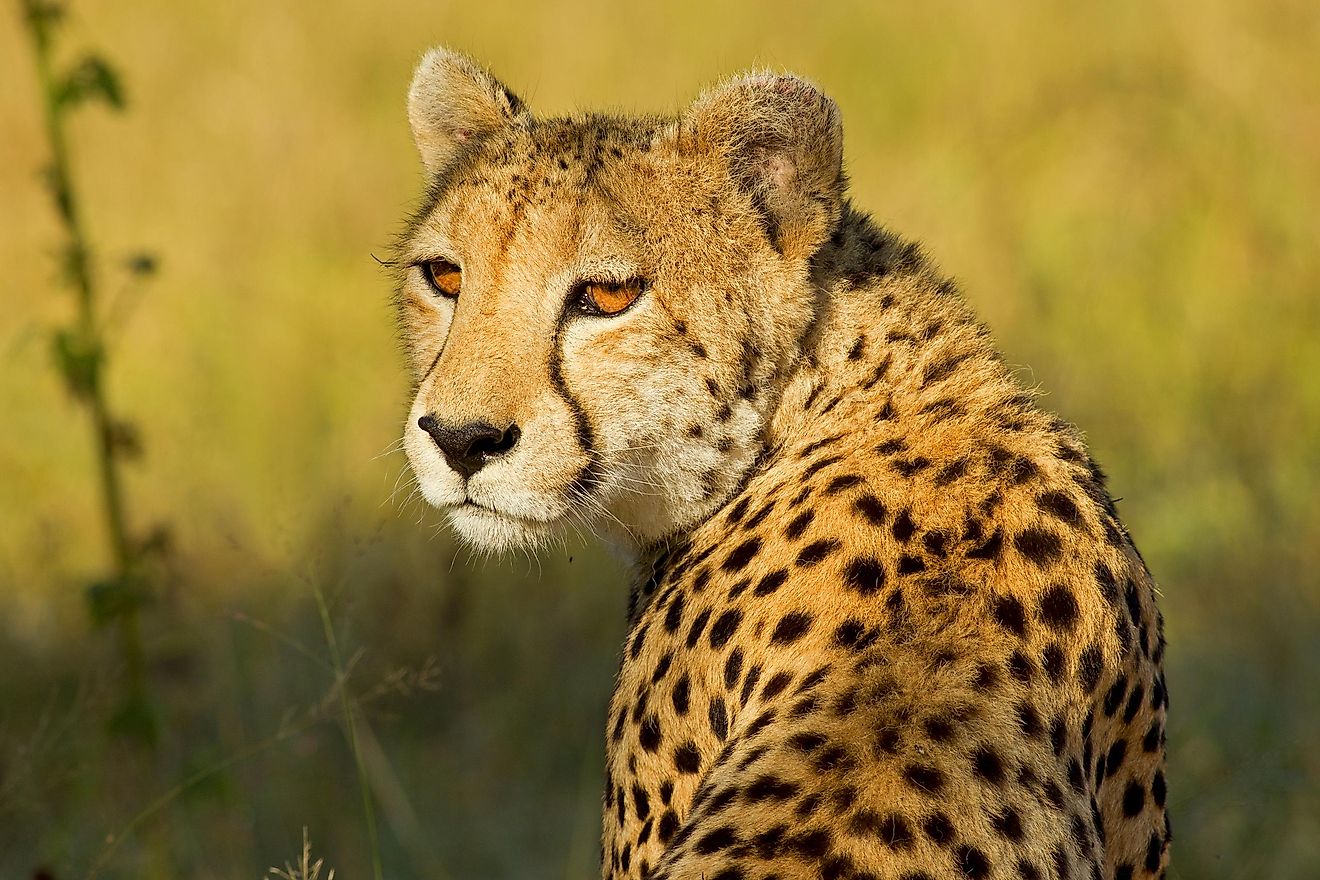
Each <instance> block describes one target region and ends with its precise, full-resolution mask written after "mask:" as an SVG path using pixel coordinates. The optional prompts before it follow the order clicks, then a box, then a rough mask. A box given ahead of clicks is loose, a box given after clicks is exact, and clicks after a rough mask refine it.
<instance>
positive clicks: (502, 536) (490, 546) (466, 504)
mask: <svg viewBox="0 0 1320 880" xmlns="http://www.w3.org/2000/svg"><path fill="white" fill-rule="evenodd" d="M446 513H447V514H448V518H449V524H450V526H451V527H452V528H453V529H454V531H455V532H456V533H457V534H458V536H459V537H460V538H461V539H462V540H463V541H465V542H466V543H468V544H469V545H471V546H473V547H476V548H480V549H482V550H487V551H495V552H498V551H501V550H511V549H517V548H520V547H521V548H535V547H539V546H541V545H543V544H545V543H546V542H547V541H549V540H550V539H552V538H553V537H554V535H555V521H554V520H546V519H536V518H533V517H529V516H524V515H520V514H517V513H511V512H509V511H506V510H500V509H499V508H496V507H493V506H491V505H489V504H483V503H481V502H477V501H473V500H472V499H470V498H469V499H467V500H465V501H463V502H462V503H460V504H455V505H451V506H450V507H449V508H448V510H447V511H446Z"/></svg>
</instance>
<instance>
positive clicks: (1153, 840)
mask: <svg viewBox="0 0 1320 880" xmlns="http://www.w3.org/2000/svg"><path fill="white" fill-rule="evenodd" d="M1163 853H1164V841H1163V840H1161V839H1160V836H1159V835H1158V834H1152V835H1151V836H1150V840H1149V841H1148V842H1147V843H1146V870H1147V871H1151V872H1154V871H1158V870H1159V869H1160V856H1161V855H1162V854H1163Z"/></svg>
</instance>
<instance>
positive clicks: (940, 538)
mask: <svg viewBox="0 0 1320 880" xmlns="http://www.w3.org/2000/svg"><path fill="white" fill-rule="evenodd" d="M947 540H948V535H946V534H944V532H940V531H933V532H927V533H926V534H925V535H923V536H922V538H921V543H922V544H924V545H925V546H926V552H927V553H929V554H930V555H932V556H936V557H942V556H944V554H945V552H946V551H945V549H944V543H945V542H946V541H947Z"/></svg>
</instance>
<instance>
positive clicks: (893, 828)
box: [875, 813, 912, 850]
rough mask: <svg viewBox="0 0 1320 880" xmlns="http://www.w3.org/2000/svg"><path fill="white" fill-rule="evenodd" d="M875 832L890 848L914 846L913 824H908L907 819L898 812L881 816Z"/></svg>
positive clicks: (902, 848)
mask: <svg viewBox="0 0 1320 880" xmlns="http://www.w3.org/2000/svg"><path fill="white" fill-rule="evenodd" d="M875 832H876V834H878V835H879V837H880V839H881V840H882V841H883V842H884V843H886V844H887V845H888V846H889V848H890V849H896V850H906V849H911V848H912V826H911V825H909V824H908V821H907V819H905V818H903V817H902V816H900V815H899V814H897V813H887V814H885V815H884V816H881V817H879V821H878V822H877V824H876V829H875Z"/></svg>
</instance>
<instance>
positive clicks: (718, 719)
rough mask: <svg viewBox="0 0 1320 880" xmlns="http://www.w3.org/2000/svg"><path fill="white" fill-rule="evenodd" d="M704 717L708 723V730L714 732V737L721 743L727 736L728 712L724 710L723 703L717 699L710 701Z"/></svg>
mask: <svg viewBox="0 0 1320 880" xmlns="http://www.w3.org/2000/svg"><path fill="white" fill-rule="evenodd" d="M706 717H707V720H709V721H710V729H711V730H712V731H714V732H715V737H716V738H717V739H719V740H720V741H723V740H724V739H725V738H726V737H727V736H728V735H729V710H728V709H726V708H725V706H724V701H723V700H721V699H720V698H719V697H716V698H715V699H713V700H711V701H710V710H709V711H708V712H707V713H706Z"/></svg>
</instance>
